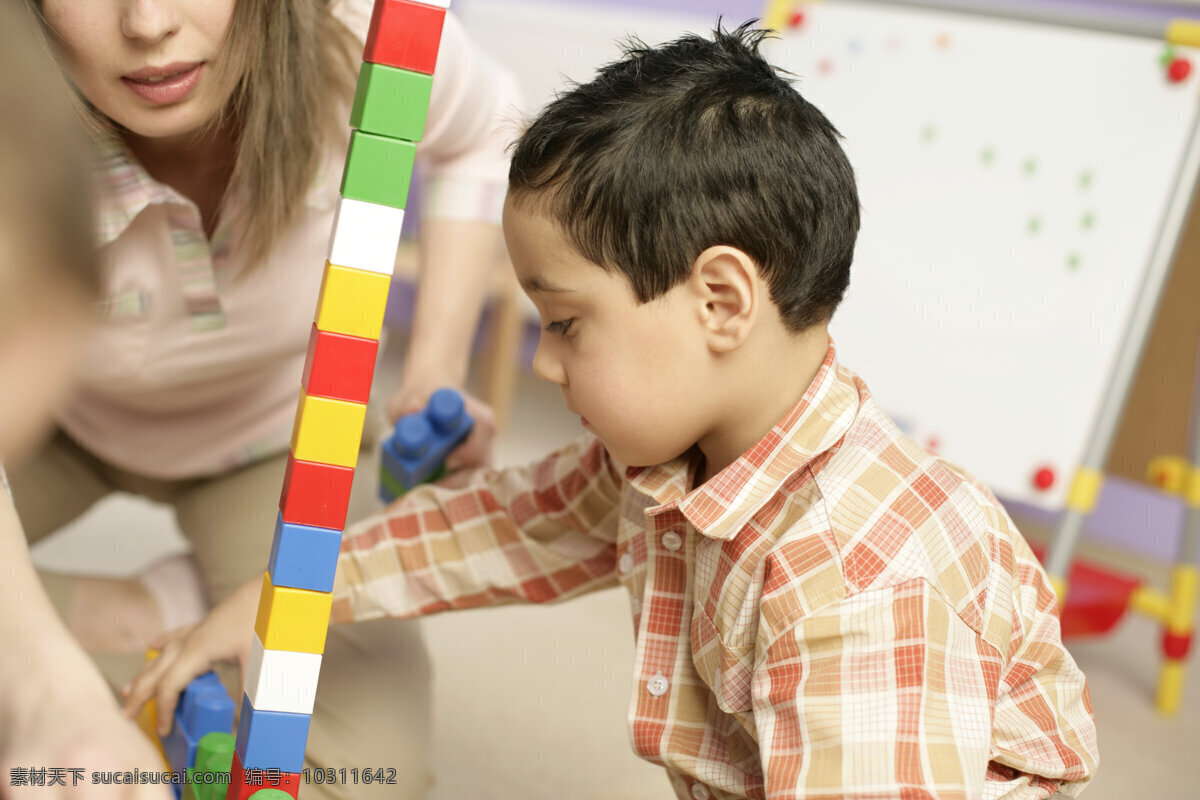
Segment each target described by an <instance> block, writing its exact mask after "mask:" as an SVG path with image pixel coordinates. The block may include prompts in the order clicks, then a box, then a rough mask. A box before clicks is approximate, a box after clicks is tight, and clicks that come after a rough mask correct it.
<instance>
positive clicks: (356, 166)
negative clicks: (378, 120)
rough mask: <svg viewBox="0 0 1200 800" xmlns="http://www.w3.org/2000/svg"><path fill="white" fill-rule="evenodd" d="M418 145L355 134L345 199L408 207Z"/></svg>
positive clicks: (349, 152) (348, 155) (344, 175)
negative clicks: (409, 189)
mask: <svg viewBox="0 0 1200 800" xmlns="http://www.w3.org/2000/svg"><path fill="white" fill-rule="evenodd" d="M416 157H417V146H416V145H415V144H413V143H412V142H406V141H403V140H401V139H389V138H388V137H386V136H377V135H375V134H373V133H363V132H362V131H354V132H353V133H351V134H350V147H349V149H348V150H347V151H346V168H345V170H344V171H343V172H342V196H343V197H349V198H350V199H351V200H362V201H363V202H366V203H378V204H379V205H381V206H391V207H392V208H404V204H405V203H407V202H408V184H409V181H411V180H412V170H413V162H414V161H415V160H416Z"/></svg>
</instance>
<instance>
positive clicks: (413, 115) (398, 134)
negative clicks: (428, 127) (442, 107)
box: [350, 63, 433, 142]
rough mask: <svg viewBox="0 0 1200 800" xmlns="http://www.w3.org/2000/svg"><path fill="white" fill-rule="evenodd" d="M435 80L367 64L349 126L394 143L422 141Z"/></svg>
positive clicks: (404, 71)
mask: <svg viewBox="0 0 1200 800" xmlns="http://www.w3.org/2000/svg"><path fill="white" fill-rule="evenodd" d="M432 89H433V76H432V75H422V74H421V73H419V72H409V71H408V70H406V69H396V68H395V67H387V66H384V65H383V64H369V63H364V64H363V65H362V69H361V70H360V71H359V73H358V89H357V90H356V91H355V92H354V106H353V108H351V109H350V126H351V127H352V128H358V129H359V130H360V131H363V132H364V133H377V134H379V135H380V136H387V137H389V138H392V139H406V140H408V141H410V142H419V141H421V135H422V134H423V133H424V132H425V113H426V112H427V111H428V110H429V93H430V91H431V90H432Z"/></svg>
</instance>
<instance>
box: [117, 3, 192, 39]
mask: <svg viewBox="0 0 1200 800" xmlns="http://www.w3.org/2000/svg"><path fill="white" fill-rule="evenodd" d="M179 26H180V19H179V12H178V11H177V10H176V8H175V5H174V3H172V2H168V1H167V0H128V1H127V2H126V3H125V9H124V11H123V12H122V13H121V33H123V34H125V36H127V37H128V38H130V39H138V40H140V41H144V42H158V41H161V40H163V39H165V38H167V37H168V36H170V35H171V34H173V33H175V32H176V31H178V30H179Z"/></svg>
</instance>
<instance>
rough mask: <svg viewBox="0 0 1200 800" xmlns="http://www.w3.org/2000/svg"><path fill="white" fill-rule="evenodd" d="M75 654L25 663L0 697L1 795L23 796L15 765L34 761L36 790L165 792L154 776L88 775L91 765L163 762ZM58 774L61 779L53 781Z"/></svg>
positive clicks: (157, 799) (117, 799) (103, 794)
mask: <svg viewBox="0 0 1200 800" xmlns="http://www.w3.org/2000/svg"><path fill="white" fill-rule="evenodd" d="M79 656H80V657H79V658H75V654H74V653H71V652H68V653H64V657H63V658H62V659H61V660H57V661H55V662H47V664H46V665H45V666H46V668H45V669H43V670H41V671H31V672H30V673H29V674H28V675H27V676H26V677H24V678H22V681H21V684H20V689H21V691H20V692H19V693H16V695H15V696H14V697H12V698H9V699H6V700H5V702H4V703H0V706H4V707H5V713H4V723H3V732H4V736H3V737H2V738H3V740H4V742H5V744H3V745H0V770H2V771H3V774H2V776H0V798H4V800H20V798H22V797H24V796H25V794H26V793H27V792H29V791H30V788H29V787H30V786H31V785H32V784H31V783H29V782H25V783H23V785H22V782H21V779H20V778H19V777H18V776H19V775H20V774H21V773H20V770H22V769H24V770H33V769H36V770H40V771H41V772H42V774H43V776H44V777H46V781H45V782H44V783H42V784H40V785H39V788H36V789H33V792H34V794H36V796H37V797H39V798H43V797H44V798H51V799H52V800H53V799H54V798H58V799H59V800H66V798H85V799H86V800H170V798H171V792H170V790H169V789H168V788H166V787H165V786H163V785H159V784H142V785H121V784H112V783H103V782H100V783H96V784H93V783H92V774H93V773H100V775H101V778H100V780H101V781H103V774H104V773H127V772H130V771H134V770H139V771H145V772H161V771H163V770H165V769H167V765H166V764H164V763H163V760H162V756H160V755H159V754H158V752H157V751H156V750H155V749H154V746H153V745H152V744H151V742H150V740H149V739H147V738H146V736H145V734H143V733H142V732H141V731H140V730H138V728H137V726H136V725H134V724H133V723H132V722H131V721H129V720H128V719H126V718H125V717H123V716H122V715H121V712H120V710H119V709H118V708H117V706H116V704H114V703H113V701H112V694H111V693H110V692H109V691H108V687H107V686H105V685H104V681H103V679H101V677H100V675H99V673H97V672H96V669H95V667H93V666H92V665H91V664H90V663H88V662H87V661H86V660H85V659H84V658H83V657H82V653H80V654H79ZM9 700H11V702H9ZM56 768H57V769H58V770H59V772H58V777H57V778H53V779H51V778H50V777H49V776H48V774H47V769H56ZM60 779H61V781H62V783H63V784H65V785H55V783H57V782H58V780H60ZM30 780H32V776H31V777H30ZM76 781H78V784H76ZM41 786H45V787H46V788H41Z"/></svg>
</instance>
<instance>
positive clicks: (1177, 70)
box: [1167, 58, 1192, 83]
mask: <svg viewBox="0 0 1200 800" xmlns="http://www.w3.org/2000/svg"><path fill="white" fill-rule="evenodd" d="M1191 74H1192V62H1190V61H1188V60H1187V59H1186V58H1175V59H1172V61H1171V64H1170V65H1169V66H1168V67H1167V77H1168V78H1169V79H1170V80H1171V83H1183V82H1184V81H1186V80H1187V78H1188V75H1191Z"/></svg>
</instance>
